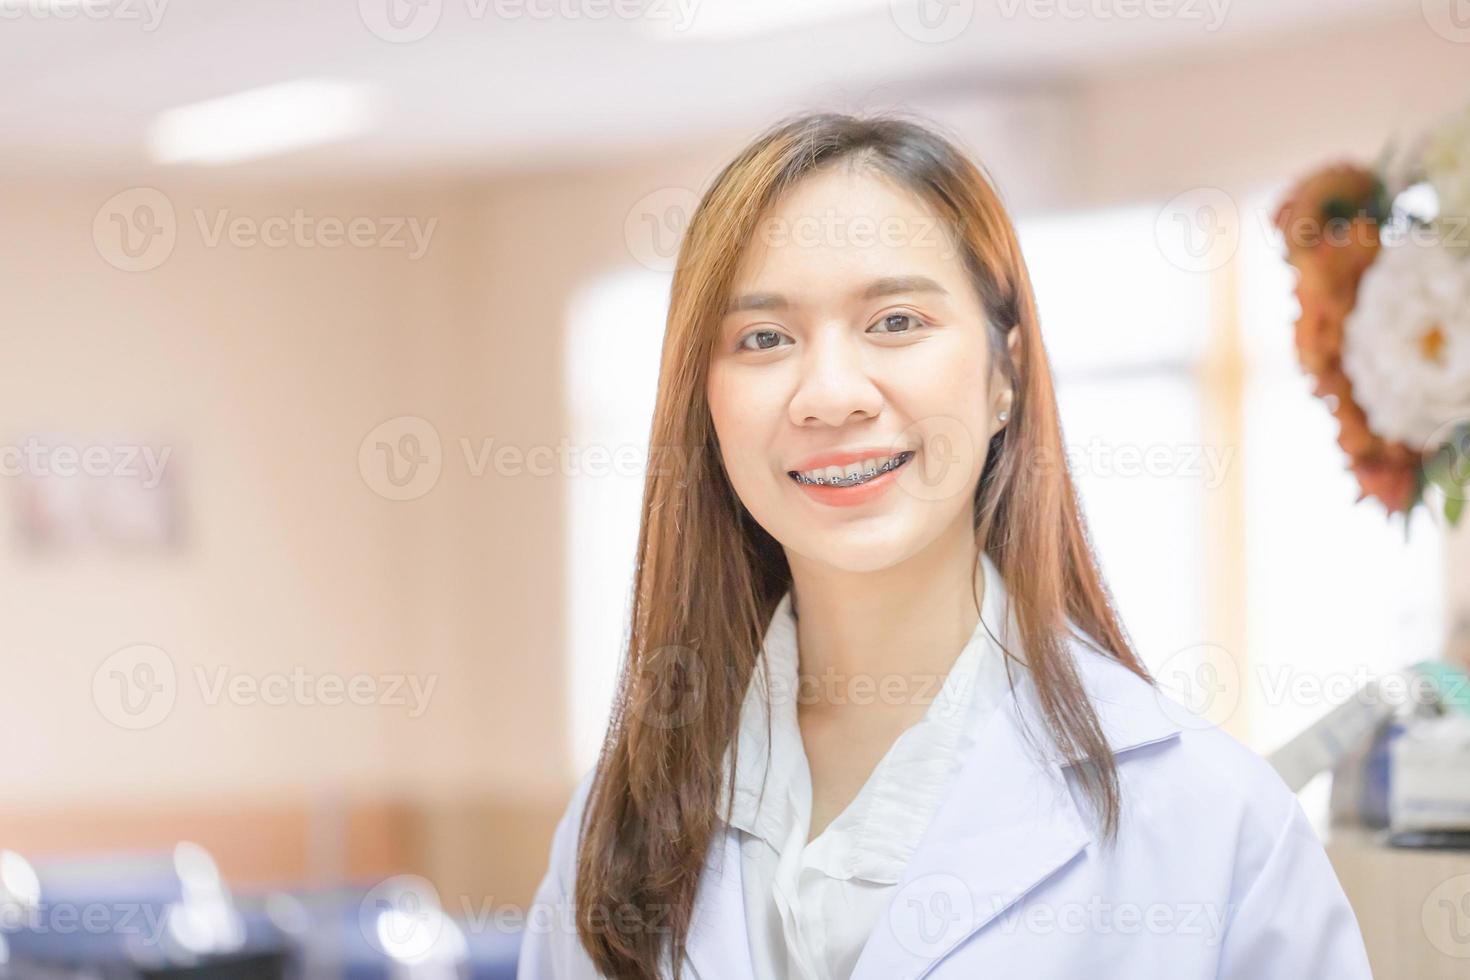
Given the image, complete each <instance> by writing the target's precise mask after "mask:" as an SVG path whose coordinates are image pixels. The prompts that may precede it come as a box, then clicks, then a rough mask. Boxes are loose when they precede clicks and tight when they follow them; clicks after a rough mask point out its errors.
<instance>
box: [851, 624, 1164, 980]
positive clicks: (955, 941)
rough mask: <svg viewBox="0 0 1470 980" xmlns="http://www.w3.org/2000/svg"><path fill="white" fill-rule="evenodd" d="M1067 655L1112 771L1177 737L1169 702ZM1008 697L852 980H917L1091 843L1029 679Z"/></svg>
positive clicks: (1121, 675)
mask: <svg viewBox="0 0 1470 980" xmlns="http://www.w3.org/2000/svg"><path fill="white" fill-rule="evenodd" d="M1072 650H1073V654H1074V659H1075V662H1076V664H1077V668H1078V672H1079V674H1080V676H1081V679H1082V683H1083V686H1084V687H1085V688H1086V689H1087V690H1088V694H1089V697H1090V699H1091V701H1092V703H1093V707H1094V709H1095V710H1096V711H1097V714H1098V719H1099V722H1100V723H1101V725H1102V728H1103V732H1104V735H1105V737H1106V738H1107V741H1108V745H1109V747H1110V748H1111V749H1112V751H1113V755H1114V758H1115V760H1116V762H1117V764H1118V765H1119V766H1123V765H1126V764H1127V762H1126V759H1127V753H1128V752H1129V751H1130V750H1132V749H1136V748H1139V747H1141V746H1144V745H1148V744H1152V743H1155V742H1160V741H1163V740H1165V739H1169V738H1171V737H1173V736H1175V735H1177V734H1178V733H1179V727H1180V726H1179V725H1178V724H1177V723H1176V722H1175V720H1174V715H1173V714H1172V713H1171V711H1170V710H1169V707H1168V706H1169V705H1172V703H1173V702H1170V701H1167V699H1166V698H1165V697H1164V695H1162V694H1159V693H1158V692H1157V690H1156V689H1155V688H1154V687H1153V686H1152V685H1151V684H1150V683H1149V682H1148V681H1145V680H1144V679H1143V678H1141V677H1139V676H1138V675H1137V674H1135V673H1133V672H1132V671H1131V670H1129V669H1128V668H1127V667H1125V666H1123V665H1122V664H1121V663H1119V662H1118V661H1116V660H1114V659H1113V658H1111V657H1109V656H1107V655H1105V654H1102V653H1099V652H1097V651H1096V650H1094V649H1093V648H1092V647H1090V646H1089V645H1087V644H1086V643H1084V642H1083V641H1081V640H1074V642H1073V644H1072ZM1012 694H1013V697H1012V699H1011V702H1010V704H1008V705H1007V706H1006V708H1005V709H1003V710H1001V711H999V712H997V713H996V714H995V715H994V716H993V717H992V718H991V719H990V721H989V722H988V723H987V724H986V725H985V727H984V729H983V731H982V732H981V733H980V736H979V739H978V740H977V743H976V745H975V747H974V749H973V750H972V751H971V753H970V755H969V757H968V759H967V760H966V762H965V765H964V767H963V768H962V770H961V771H960V773H959V774H958V775H957V777H956V780H955V785H954V788H953V790H952V792H951V793H950V795H949V796H948V797H947V798H946V800H945V802H944V804H943V805H942V806H941V807H940V809H939V811H938V813H936V814H935V817H934V820H933V822H932V823H931V824H930V827H929V830H928V832H927V833H926V835H925V837H924V840H923V841H922V842H921V844H920V845H919V850H918V851H917V852H916V853H915V854H914V857H913V859H912V860H911V861H910V862H909V865H908V867H907V868H906V869H905V872H904V875H903V877H902V878H901V879H900V880H899V883H898V887H897V889H896V891H895V894H894V897H893V900H892V901H891V902H890V903H889V906H888V911H887V913H886V916H885V917H884V918H882V919H880V921H878V922H877V923H875V924H874V928H873V933H872V935H871V937H870V938H869V940H868V944H867V946H866V947H865V948H864V949H863V952H862V955H861V956H860V957H859V959H858V963H857V966H856V967H855V969H854V971H853V975H852V978H851V980H890V978H894V977H905V978H914V980H917V978H919V977H922V976H924V975H925V974H927V973H928V972H929V971H930V970H932V969H933V967H934V965H935V964H936V963H937V962H938V961H939V960H941V959H943V958H944V956H946V955H947V954H948V953H949V952H950V951H951V950H953V949H955V948H956V947H957V946H958V945H959V944H960V943H962V942H963V941H964V940H965V939H967V938H968V937H969V936H971V935H973V934H974V933H975V932H977V931H978V930H980V929H983V928H984V927H985V926H986V925H987V924H988V923H990V922H991V921H993V920H994V919H995V918H997V917H998V916H1000V915H1001V914H1002V913H1004V912H1005V911H1006V909H1008V908H1009V907H1010V906H1011V905H1013V904H1014V903H1015V902H1016V901H1018V900H1019V899H1020V898H1021V897H1022V896H1023V895H1025V894H1026V893H1027V892H1029V891H1030V890H1031V889H1033V888H1035V887H1036V886H1037V885H1038V884H1040V883H1041V882H1042V881H1044V880H1045V879H1046V878H1048V877H1050V876H1051V875H1053V874H1055V873H1057V872H1058V871H1060V870H1061V869H1062V868H1063V867H1065V866H1066V865H1067V864H1069V863H1070V862H1072V861H1073V860H1075V859H1076V858H1077V856H1078V855H1079V854H1080V853H1082V852H1083V850H1084V849H1085V848H1087V847H1088V846H1089V845H1090V844H1091V845H1096V844H1097V843H1098V829H1097V825H1096V822H1095V821H1094V820H1093V819H1091V818H1090V817H1089V818H1087V819H1084V816H1083V813H1082V812H1081V810H1080V809H1079V807H1078V805H1077V802H1076V799H1075V798H1074V795H1073V791H1072V789H1071V787H1070V786H1069V785H1068V781H1069V777H1068V775H1067V773H1066V769H1067V768H1068V767H1067V766H1066V765H1065V764H1064V762H1063V760H1062V758H1061V755H1060V753H1059V752H1058V751H1057V750H1056V749H1055V748H1054V747H1053V746H1052V744H1051V741H1050V739H1049V738H1047V736H1046V728H1045V726H1044V723H1043V719H1042V715H1041V712H1040V706H1039V702H1038V700H1037V697H1036V693H1035V689H1034V685H1033V684H1032V682H1031V681H1030V678H1029V676H1028V677H1026V678H1024V679H1022V680H1021V681H1020V682H1018V684H1017V686H1016V687H1015V689H1014V690H1013V692H1012ZM1023 717H1024V721H1023ZM1028 733H1029V736H1028ZM1074 778H1075V777H1074ZM1124 805H1125V806H1126V805H1127V801H1126V800H1125V801H1124Z"/></svg>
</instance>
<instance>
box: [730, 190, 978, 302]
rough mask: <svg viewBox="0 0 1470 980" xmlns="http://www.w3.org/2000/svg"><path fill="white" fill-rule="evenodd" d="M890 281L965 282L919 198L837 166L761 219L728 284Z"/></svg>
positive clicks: (806, 289) (810, 286) (813, 285)
mask: <svg viewBox="0 0 1470 980" xmlns="http://www.w3.org/2000/svg"><path fill="white" fill-rule="evenodd" d="M894 274H906V275H924V276H928V277H930V278H933V279H935V280H937V281H940V282H942V283H944V284H945V285H946V286H947V287H951V288H953V287H956V286H958V284H960V283H961V282H963V280H964V265H963V263H962V261H961V260H960V257H959V253H958V250H957V246H956V245H955V243H954V240H953V238H952V237H951V235H950V234H949V231H948V229H947V228H946V227H945V226H944V223H943V222H942V221H941V220H940V218H939V216H938V215H937V214H936V213H935V211H934V210H933V209H932V208H931V207H930V206H929V204H928V202H927V201H925V200H924V199H923V198H922V197H921V196H920V195H918V194H917V193H915V192H913V191H911V190H909V189H908V188H906V187H904V186H902V185H901V184H898V183H897V182H895V181H894V180H893V179H891V178H889V177H886V176H884V175H881V174H877V173H874V172H872V171H869V170H856V171H854V170H850V169H849V168H848V167H847V166H846V165H845V164H843V163H839V164H838V165H836V166H835V167H832V168H829V169H825V170H821V171H818V172H816V173H813V174H810V175H808V176H807V177H805V178H803V179H802V180H801V181H800V182H798V183H797V184H796V185H795V186H793V187H792V188H791V189H790V190H788V191H787V192H786V193H785V194H784V195H783V196H782V197H781V198H780V199H779V200H777V201H776V203H775V204H774V205H773V206H772V207H771V208H770V209H769V210H768V211H767V213H766V214H764V215H762V217H761V220H760V222H759V223H758V225H757V226H756V230H755V233H754V234H753V235H752V236H751V240H750V242H749V244H748V245H747V247H746V250H745V253H744V254H743V255H742V256H741V261H740V264H739V267H738V269H737V271H736V276H735V284H736V287H737V289H749V288H753V287H761V288H771V289H776V288H783V289H787V290H790V291H793V292H801V293H807V294H810V293H812V292H813V291H816V290H818V289H820V288H821V287H822V286H824V285H828V284H831V282H832V281H833V280H834V279H837V278H842V279H846V278H849V277H851V278H857V277H864V278H873V277H875V276H878V275H894Z"/></svg>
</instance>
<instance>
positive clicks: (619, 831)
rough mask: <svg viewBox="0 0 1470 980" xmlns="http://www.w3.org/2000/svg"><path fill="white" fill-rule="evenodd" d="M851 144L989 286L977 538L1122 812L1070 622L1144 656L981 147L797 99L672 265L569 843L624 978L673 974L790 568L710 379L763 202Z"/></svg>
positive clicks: (596, 925) (1056, 697) (1060, 708)
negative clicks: (992, 418) (756, 506)
mask: <svg viewBox="0 0 1470 980" xmlns="http://www.w3.org/2000/svg"><path fill="white" fill-rule="evenodd" d="M842 160H846V161H847V162H848V163H849V164H850V165H852V166H858V167H868V168H871V169H872V170H873V171H875V172H877V173H880V174H882V175H884V176H886V177H888V178H890V179H894V180H896V181H897V182H898V183H899V184H900V185H901V186H905V187H907V188H909V189H910V190H912V191H914V192H916V193H917V194H918V195H920V197H921V198H922V199H923V200H925V201H926V202H927V203H928V204H929V205H930V207H931V208H932V209H933V210H934V211H935V213H936V214H937V215H938V216H939V217H940V218H941V219H942V220H943V222H944V223H945V226H946V227H947V228H948V229H949V231H950V233H951V234H952V235H953V237H954V239H955V243H956V245H957V246H958V247H959V249H960V253H961V254H962V255H963V258H964V261H965V263H966V266H967V269H968V271H969V273H970V275H971V278H972V280H973V282H974V285H975V287H976V289H977V291H978V292H979V295H980V298H981V301H982V303H983V306H984V309H985V312H986V319H987V320H988V322H989V324H990V330H991V337H990V340H991V343H990V349H991V353H992V357H995V358H1000V359H1001V362H1002V364H1003V370H1004V371H1005V372H1006V373H1007V375H1008V377H1009V380H1010V383H1011V385H1012V387H1013V391H1014V393H1015V395H1014V401H1013V403H1012V406H1011V409H1010V412H1011V415H1010V421H1009V423H1008V424H1007V425H1005V426H1003V427H1002V428H1001V429H1000V431H999V432H997V433H996V435H995V436H994V437H993V438H992V440H991V443H990V446H989V454H988V459H987V461H986V463H985V466H984V468H983V470H982V472H981V476H980V480H979V484H978V486H977V488H976V493H975V500H974V509H975V528H976V539H977V542H978V543H979V546H980V547H982V548H984V549H985V551H986V552H987V553H988V554H989V555H990V557H991V559H992V560H993V561H994V562H995V565H996V567H997V569H998V570H999V571H1000V574H1001V576H1002V578H1003V580H1004V582H1005V585H1006V588H1007V590H1008V592H1009V594H1010V597H1011V604H1012V605H1011V608H1012V610H1013V612H1014V615H1015V619H1016V626H1017V630H1018V634H1019V635H1018V636H1017V640H1018V641H1019V643H1020V644H1021V647H1022V650H1023V653H1024V659H1025V662H1026V664H1027V666H1028V668H1029V670H1028V673H1029V675H1030V677H1031V679H1032V680H1033V681H1034V683H1035V689H1036V693H1037V695H1038V700H1039V702H1040V705H1041V707H1042V709H1043V714H1044V717H1045V721H1046V726H1047V729H1048V733H1049V735H1050V736H1051V738H1052V739H1053V741H1054V742H1055V744H1056V745H1057V746H1058V748H1059V749H1061V750H1062V751H1063V752H1064V753H1065V754H1066V755H1067V756H1068V757H1069V758H1070V759H1072V760H1073V761H1074V762H1076V763H1078V764H1079V765H1078V766H1077V772H1078V775H1079V777H1080V780H1081V785H1082V787H1083V789H1084V791H1085V793H1086V795H1087V797H1088V798H1089V799H1090V800H1091V802H1092V805H1093V808H1094V810H1095V812H1096V813H1097V814H1098V815H1099V817H1100V819H1101V822H1102V825H1103V830H1104V835H1105V836H1106V837H1112V836H1113V835H1114V833H1115V831H1116V827H1117V820H1118V812H1119V796H1118V781H1117V774H1116V771H1115V769H1114V766H1113V759H1112V753H1111V751H1110V750H1109V748H1108V744H1107V742H1106V740H1105V738H1104V735H1103V732H1102V730H1101V728H1100V726H1099V724H1098V719H1097V716H1096V714H1095V713H1094V711H1093V709H1092V705H1091V703H1090V702H1089V700H1088V698H1087V696H1086V694H1085V691H1084V689H1083V687H1082V684H1081V681H1080V679H1079V677H1078V673H1077V669H1076V667H1075V665H1074V662H1073V660H1072V656H1071V653H1070V651H1069V649H1068V645H1069V640H1068V636H1069V634H1070V633H1071V631H1072V629H1073V628H1074V627H1075V629H1076V630H1077V631H1078V632H1079V633H1080V634H1082V636H1081V638H1082V639H1084V640H1086V641H1087V642H1090V643H1091V644H1092V645H1094V646H1096V647H1097V648H1098V649H1100V650H1102V651H1103V652H1104V653H1106V654H1108V655H1111V656H1112V657H1115V658H1116V659H1117V660H1119V661H1121V662H1122V663H1123V664H1125V665H1127V666H1128V667H1129V668H1131V669H1132V670H1134V671H1135V672H1137V673H1138V674H1140V675H1141V676H1147V675H1146V673H1145V671H1144V669H1143V667H1142V666H1141V664H1140V663H1139V661H1138V659H1137V657H1136V656H1135V654H1134V653H1133V650H1132V649H1131V647H1130V645H1129V642H1128V640H1127V638H1126V635H1125V633H1124V631H1123V629H1122V626H1121V624H1120V623H1119V621H1118V619H1117V616H1116V615H1115V613H1114V611H1113V609H1112V606H1111V603H1110V601H1109V598H1108V593H1107V591H1106V589H1105V587H1104V586H1103V583H1102V580H1101V576H1100V575H1099V573H1098V569H1097V565H1096V562H1095V559H1094V557H1093V554H1092V549H1091V547H1090V545H1089V542H1088V538H1087V533H1086V529H1085V527H1084V524H1083V520H1082V515H1081V514H1080V512H1079V510H1078V506H1077V498H1076V494H1075V491H1074V489H1073V485H1072V479H1071V474H1070V472H1069V471H1068V469H1067V466H1066V460H1065V456H1064V453H1063V446H1062V437H1061V429H1060V426H1059V425H1058V421H1057V409H1056V399H1055V395H1054V393H1053V390H1052V381H1051V371H1050V367H1049V365H1048V362H1047V358H1046V352H1045V350H1044V349H1043V347H1042V343H1041V335H1040V332H1039V328H1038V325H1037V315H1036V301H1035V298H1034V296H1033V295H1032V289H1031V281H1030V277H1029V276H1028V274H1027V271H1026V265H1025V262H1024V261H1023V260H1022V258H1021V251H1020V247H1019V245H1018V243H1017V240H1016V233H1015V229H1014V228H1013V226H1012V224H1011V221H1010V218H1009V216H1008V215H1007V214H1006V212H1005V209H1004V207H1003V206H1002V204H1001V202H1000V200H999V198H998V197H997V195H996V192H995V190H994V189H993V187H992V186H991V183H990V181H989V179H988V178H987V177H986V176H985V175H984V173H983V172H982V171H981V170H980V168H979V167H978V166H977V165H976V164H975V163H974V162H973V161H971V160H970V159H969V158H968V157H966V156H965V154H963V153H962V152H960V151H959V150H958V149H957V148H956V147H955V146H954V145H953V144H952V143H951V142H950V141H949V140H947V139H945V138H944V137H942V136H941V135H939V134H938V133H936V132H935V131H934V130H933V129H932V128H930V127H928V126H926V125H924V124H922V123H920V122H916V121H911V120H909V119H906V118H903V117H901V116H896V115H888V116H881V117H869V118H857V117H853V116H849V115H841V114H835V113H812V114H804V115H801V116H797V117H794V118H792V119H788V120H786V121H783V122H781V123H779V124H778V125H776V126H775V127H773V128H771V129H770V130H768V131H767V132H766V133H764V134H762V135H761V136H760V137H759V138H758V139H756V140H755V141H754V142H752V143H751V144H750V145H749V146H748V147H746V148H745V149H744V150H742V151H741V152H740V154H739V155H738V156H736V158H735V159H734V160H732V161H731V162H730V163H729V164H728V165H727V166H726V167H725V168H724V169H723V170H722V171H721V172H720V174H719V175H718V177H716V179H715V181H714V183H713V185H712V186H711V187H710V188H709V189H708V191H706V193H705V194H704V197H703V199H702V200H701V202H700V204H699V207H698V208H697V210H696V211H695V213H694V215H693V217H692V219H691V221H690V224H689V227H688V230H687V233H686V235H685V238H684V241H683V243H682V245H681V248H680V251H679V256H678V263H677V266H676V268H675V271H674V280H673V289H672V294H671V297H670V306H669V315H668V324H667V330H666V333H665V337H664V346H663V357H662V362H661V365H660V370H659V385H658V399H657V405H656V408H655V411H654V419H653V428H652V432H651V443H652V445H653V447H655V449H654V452H655V459H654V463H655V465H651V466H650V468H649V473H648V478H647V482H646V484H645V486H644V492H643V519H642V525H641V529H640V531H639V536H638V564H637V571H636V574H635V577H634V589H633V615H632V628H631V631H630V637H629V641H628V648H627V656H626V660H625V661H624V664H623V668H622V675H621V679H620V682H619V688H618V695H617V699H616V702H615V705H614V710H613V717H612V721H611V724H610V726H609V730H608V734H607V739H606V741H605V743H604V745H603V748H602V753H601V757H600V759H599V761H598V765H597V770H596V773H595V775H594V777H593V782H592V787H591V790H590V794H589V796H588V801H587V806H586V809H585V810H584V813H583V822H582V825H581V828H580V829H581V835H580V845H579V849H578V855H577V874H576V906H577V929H578V933H579V935H580V938H581V941H582V944H583V946H584V947H585V948H586V949H587V951H588V953H589V955H590V956H591V958H592V961H593V963H594V964H595V965H596V966H597V968H598V969H599V970H600V971H601V972H602V973H604V974H605V975H607V976H609V977H613V978H618V980H625V978H626V980H654V978H657V977H658V976H659V975H660V974H659V971H660V969H661V964H663V963H665V962H670V963H672V964H673V965H674V975H675V976H676V977H677V976H678V975H679V973H680V968H681V966H682V960H683V955H684V949H685V946H686V944H687V939H688V933H689V925H690V919H691V914H692V911H693V907H694V901H695V894H696V891H697V889H698V885H699V881H700V875H701V872H702V870H703V867H704V864H705V860H706V858H707V856H708V851H709V848H710V846H711V843H712V841H713V840H714V837H715V833H716V831H717V829H718V827H719V825H720V822H721V820H722V817H721V813H722V811H721V805H722V803H723V804H726V805H728V801H729V792H730V790H731V787H730V786H727V785H726V779H725V772H726V769H725V766H726V760H727V754H729V753H733V751H734V742H735V734H736V732H737V729H738V724H739V717H740V708H741V704H742V702H743V699H744V695H745V692H746V688H747V685H748V684H749V682H750V679H751V677H752V674H753V671H754V670H755V667H756V664H757V660H758V657H759V653H760V649H761V645H762V641H763V638H764V632H765V627H766V625H767V624H768V623H769V622H770V618H771V615H772V614H773V613H774V611H775V606H776V604H777V602H778V601H779V600H780V598H781V596H782V595H783V594H784V592H785V591H786V590H787V589H788V588H789V587H790V585H791V573H790V569H789V567H788V565H787V563H786V558H785V554H784V552H783V551H782V549H781V547H780V545H779V544H778V543H777V542H776V541H775V540H774V539H773V538H772V537H771V536H770V535H769V534H768V533H767V532H766V531H765V530H764V529H762V528H761V527H760V526H759V525H757V524H756V523H755V522H754V520H753V519H751V517H750V515H749V513H748V512H747V511H746V510H745V509H744V508H743V507H742V506H741V504H740V501H739V499H738V498H737V496H736V494H735V491H734V488H733V487H732V486H731V484H730V482H729V479H728V477H727V476H726V474H725V471H724V467H723V466H722V465H721V464H720V462H719V460H720V455H719V449H718V445H717V443H716V438H715V430H714V426H713V423H712V420H711V417H710V412H709V406H708V403H707V401H706V396H705V384H706V377H707V374H708V365H709V360H710V354H711V344H712V338H713V336H714V333H715V327H716V325H717V324H718V323H719V322H720V320H721V318H722V316H723V313H724V310H725V304H726V303H727V302H728V299H729V296H728V293H729V291H730V289H731V288H732V284H733V280H734V276H735V273H736V269H737V267H738V264H739V261H740V258H741V256H742V253H743V251H744V247H745V245H746V244H747V243H748V242H749V241H750V239H751V236H752V234H753V232H754V231H755V229H756V228H757V225H758V223H759V222H760V221H761V220H762V217H763V215H765V214H766V213H767V211H768V209H769V208H770V207H771V206H772V205H773V204H774V203H775V202H776V201H777V199H778V198H780V197H781V195H782V194H783V193H784V192H785V191H787V190H788V189H789V188H791V187H792V186H793V185H794V184H796V182H798V181H799V180H801V179H802V178H803V177H804V176H807V175H809V174H811V173H812V172H813V171H815V170H817V169H818V168H821V167H825V166H828V165H831V164H834V163H836V162H837V161H842ZM1012 326H1015V327H1019V330H1018V333H1019V345H1018V347H1017V350H1016V352H1015V356H1014V358H1013V357H1011V356H1010V354H1009V353H1008V351H1007V346H1006V333H1007V331H1008V330H1009V328H1011V327H1012ZM1038 463H1040V464H1042V465H1038ZM1069 620H1070V625H1069V622H1068V621H1069ZM671 697H672V698H674V699H675V700H674V701H673V702H670V700H669V699H670V698H671Z"/></svg>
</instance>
